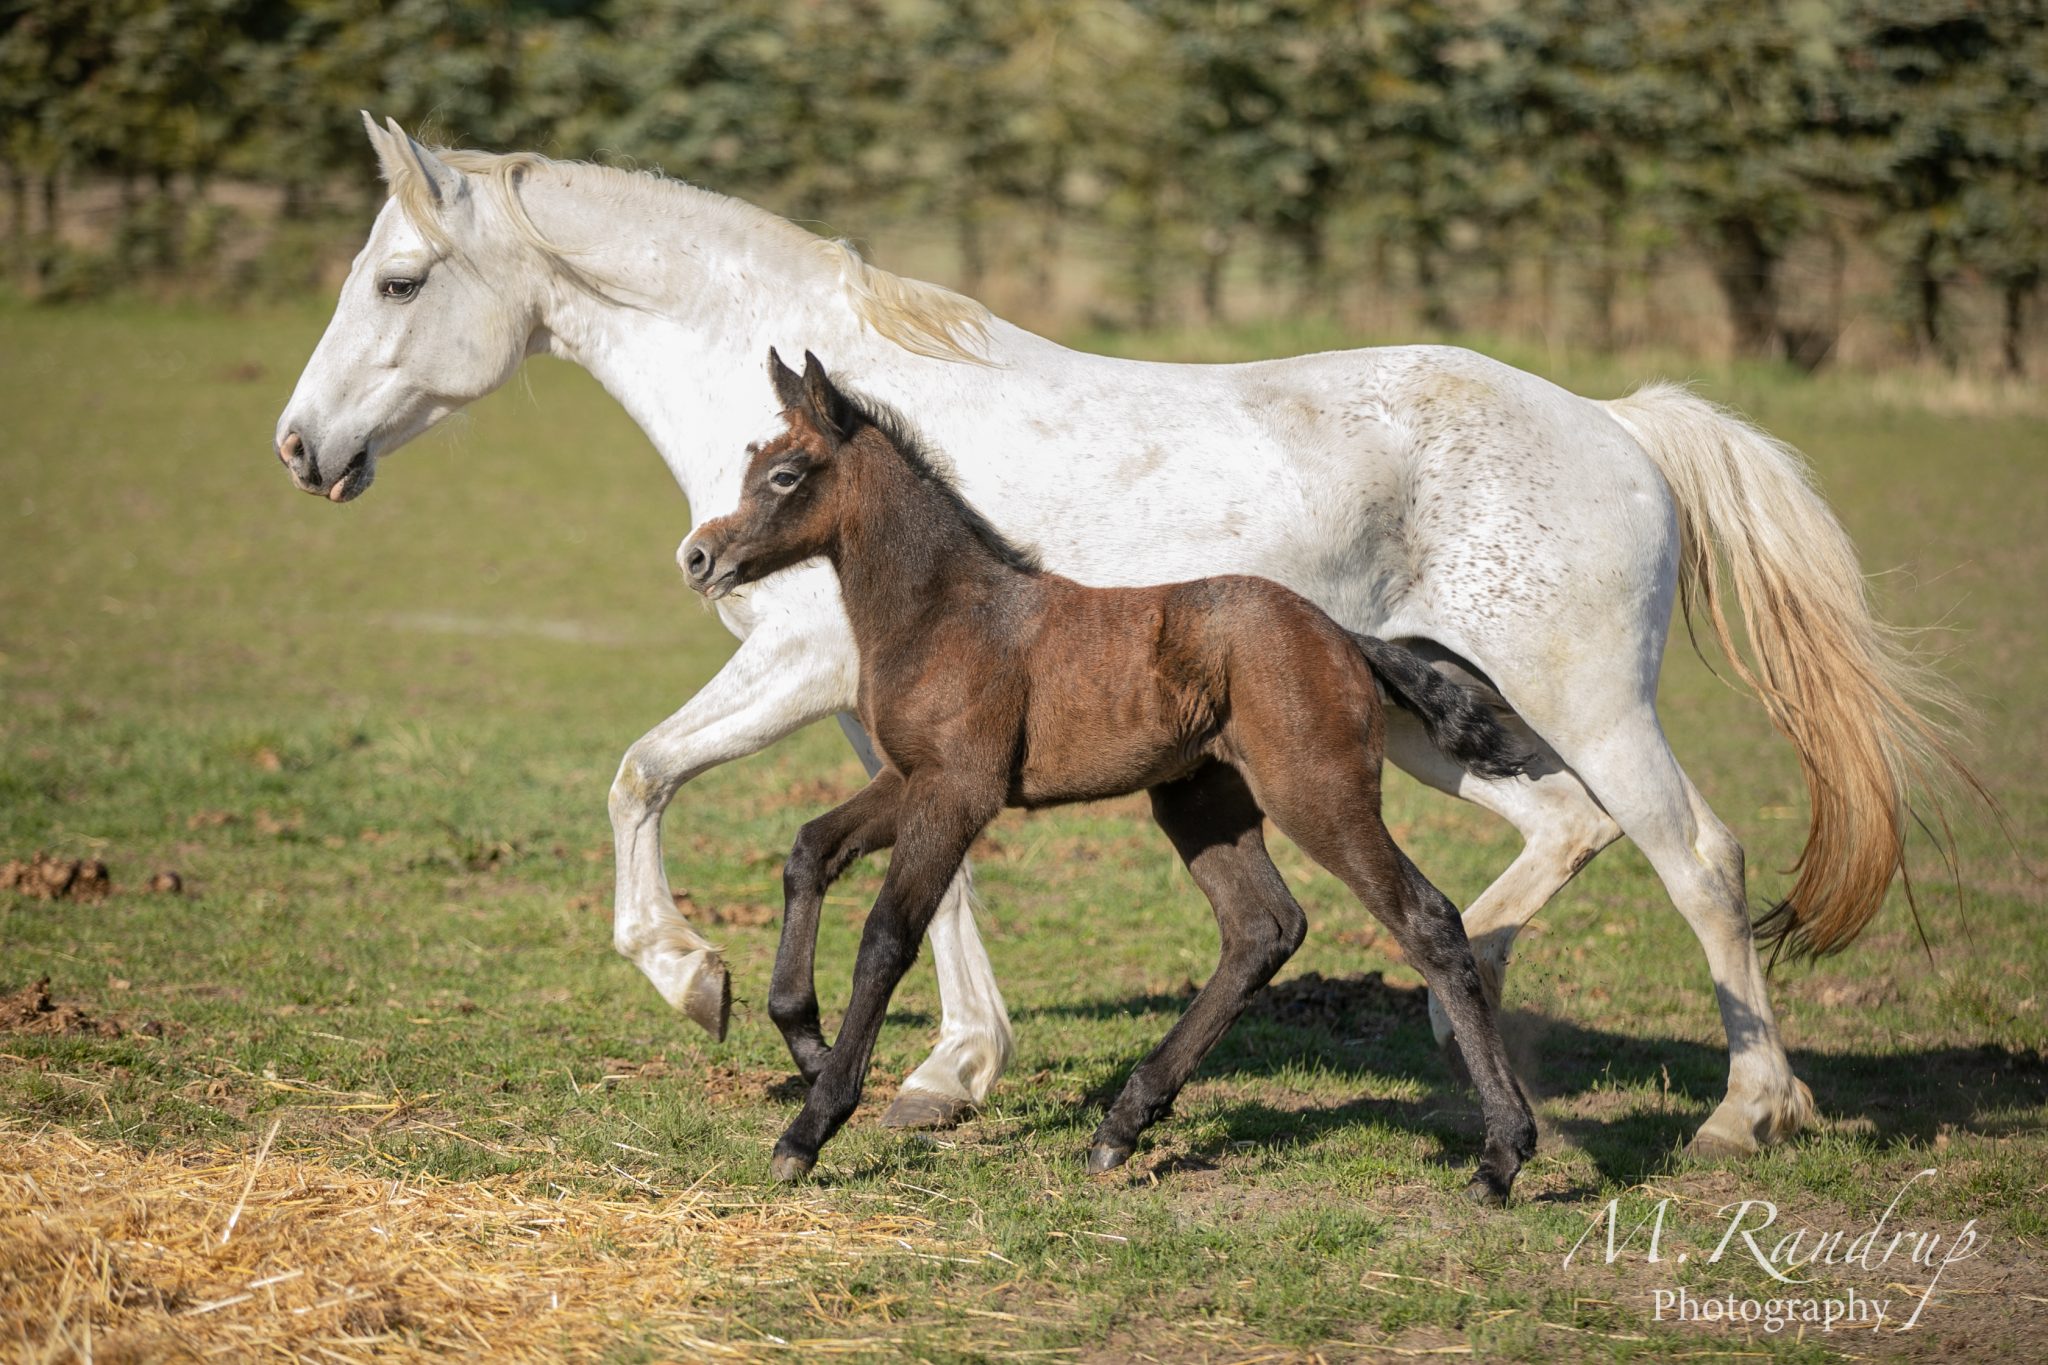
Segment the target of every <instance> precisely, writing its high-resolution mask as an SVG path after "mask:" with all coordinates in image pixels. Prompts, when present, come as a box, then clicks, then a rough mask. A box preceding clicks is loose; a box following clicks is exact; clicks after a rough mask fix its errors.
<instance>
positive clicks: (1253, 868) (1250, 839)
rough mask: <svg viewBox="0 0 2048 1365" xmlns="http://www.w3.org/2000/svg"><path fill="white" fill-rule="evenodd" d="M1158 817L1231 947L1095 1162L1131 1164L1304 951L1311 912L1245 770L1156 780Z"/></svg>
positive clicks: (1104, 1129) (1129, 1090) (1105, 1134)
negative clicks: (1290, 880)
mask: <svg viewBox="0 0 2048 1365" xmlns="http://www.w3.org/2000/svg"><path fill="white" fill-rule="evenodd" d="M1152 816H1153V818H1154V819H1155V820H1157V821H1158V822H1159V826H1160V828H1161V829H1164V830H1165V831H1166V834H1167V837H1168V838H1170V839H1172V840H1173V846H1174V848H1175V850H1177V851H1178V852H1179V854H1180V856H1181V859H1182V861H1184V862H1185V863H1187V865H1188V871H1189V872H1191V873H1192V874H1194V878H1195V885H1197V886H1199V887H1201V888H1202V894H1203V895H1205V896H1207V897H1208V898H1209V904H1210V905H1212V906H1214V907H1215V910H1216V925H1217V928H1219V929H1220V930H1221V931H1222V934H1223V953H1222V957H1221V958H1220V959H1219V960H1218V962H1217V964H1216V973H1215V975H1213V976H1211V977H1210V978H1209V980H1208V981H1207V982H1206V983H1205V984H1204V985H1203V986H1202V989H1201V990H1200V991H1199V992H1197V993H1196V995H1195V999H1194V1003H1193V1004H1191V1005H1189V1006H1188V1010H1187V1013H1186V1014H1183V1015H1182V1016H1181V1017H1180V1020H1179V1022H1177V1023H1176V1024H1174V1026H1173V1028H1172V1029H1171V1030H1170V1031H1168V1033H1167V1035H1166V1037H1165V1039H1164V1040H1163V1041H1162V1042H1161V1043H1160V1044H1159V1046H1158V1047H1156V1048H1154V1049H1153V1050H1152V1053H1151V1055H1150V1056H1148V1057H1146V1058H1145V1060H1144V1061H1142V1062H1140V1063H1138V1067H1137V1069H1136V1070H1135V1071H1133V1072H1132V1073H1131V1077H1130V1079H1129V1080H1128V1081H1126V1082H1125V1083H1124V1088H1123V1091H1122V1093H1120V1094H1119V1095H1118V1096H1117V1097H1116V1102H1115V1103H1114V1104H1112V1105H1111V1106H1110V1109H1109V1113H1107V1114H1106V1115H1104V1116H1103V1119H1102V1124H1101V1126H1100V1127H1099V1128H1097V1129H1096V1130H1095V1138H1094V1141H1093V1143H1092V1145H1090V1147H1089V1148H1088V1169H1089V1170H1091V1171H1098V1172H1099V1171H1107V1170H1111V1169H1113V1168H1115V1167H1117V1166H1121V1165H1122V1164H1123V1163H1124V1162H1125V1160H1127V1159H1128V1158H1129V1157H1130V1155H1131V1153H1132V1151H1134V1150H1135V1149H1136V1147H1137V1143H1138V1134H1140V1133H1142V1132H1143V1131H1144V1130H1145V1129H1146V1128H1148V1127H1150V1126H1151V1125H1152V1124H1154V1123H1156V1122H1158V1121H1159V1120H1160V1119H1162V1118H1164V1117H1165V1116H1166V1114H1167V1111H1168V1110H1170V1109H1171V1108H1172V1107H1173V1101H1174V1097H1175V1096H1177V1095H1178V1094H1180V1090H1181V1087H1182V1086H1184V1085H1186V1084H1187V1080H1188V1077H1189V1076H1191V1075H1193V1074H1194V1070H1195V1068H1196V1067H1197V1066H1199V1065H1201V1061H1202V1058H1203V1057H1204V1056H1206V1055H1207V1054H1208V1051H1209V1049H1210V1048H1211V1047H1214V1046H1215V1044H1216V1040H1217V1039H1218V1038H1221V1037H1222V1036H1223V1034H1224V1031H1225V1030H1227V1029H1228V1028H1229V1027H1230V1026H1231V1024H1233V1023H1235V1022H1236V1020H1237V1016H1238V1015H1240V1014H1242V1013H1243V1012H1244V1007H1245V1005H1246V1004H1247V1003H1248V1002H1249V1001H1250V1000H1251V998H1252V996H1253V995H1255V994H1257V992H1258V991H1259V989H1260V988H1261V987H1263V986H1264V985H1265V984H1266V983H1267V982H1268V981H1271V980H1272V979H1273V973H1275V972H1277V971H1279V970H1280V967H1281V964H1282V963H1284V962H1286V961H1287V959H1288V958H1290V957H1292V956H1294V950H1295V949H1296V948H1299V947H1300V946H1301V940H1302V936H1303V935H1304V934H1306V933H1307V932H1308V918H1307V917H1306V916H1305V915H1303V914H1302V912H1301V907H1300V906H1299V905H1297V904H1295V902H1294V897H1293V896H1292V895H1290V894H1289V893H1288V890H1287V884H1286V883H1285V882H1284V881H1282V880H1281V877H1280V873H1279V871H1278V870H1277V869H1276V868H1275V867H1274V866H1273V860H1272V859H1271V858H1270V857H1268V856H1267V854H1266V841H1265V836H1264V833H1263V831H1262V830H1261V823H1262V821H1263V819H1264V816H1263V815H1262V814H1261V812H1260V810H1259V807H1258V804H1257V803H1256V802H1254V801H1253V800H1252V795H1251V791H1250V789H1249V788H1247V787H1246V786H1245V782H1244V779H1243V778H1242V777H1240V776H1239V775H1238V773H1237V771H1236V770H1235V769H1233V768H1227V767H1224V766H1223V765H1221V764H1212V765H1210V766H1209V767H1205V768H1203V769H1202V770H1200V771H1199V772H1197V773H1195V774H1194V775H1193V776H1191V777H1187V778H1183V779H1181V780H1180V781H1178V782H1169V783H1167V784H1165V785H1163V786H1159V787H1154V788H1153V789H1152Z"/></svg>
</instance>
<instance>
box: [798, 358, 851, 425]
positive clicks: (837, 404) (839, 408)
mask: <svg viewBox="0 0 2048 1365" xmlns="http://www.w3.org/2000/svg"><path fill="white" fill-rule="evenodd" d="M803 411H804V416H805V417H807V418H809V419H810V423H811V425H812V426H814V427H816V428H817V429H818V431H819V432H820V434H822V435H823V436H825V438H826V439H828V440H830V441H831V442H832V443H833V444H834V445H839V444H842V443H843V442H844V441H845V440H846V438H847V437H848V436H850V435H852V434H853V431H854V428H856V427H858V426H859V425H860V420H861V419H860V410H859V409H858V408H856V407H854V405H853V404H852V403H851V402H850V401H848V399H847V397H846V395H845V394H843V393H841V392H840V391H839V390H838V389H837V388H835V387H834V386H833V384H832V377H831V376H830V375H828V374H826V373H825V366H824V365H823V363H821V362H820V361H819V359H818V357H816V356H814V355H812V354H811V353H810V352H809V351H805V352H804V393H803Z"/></svg>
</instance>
